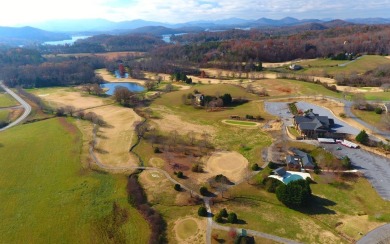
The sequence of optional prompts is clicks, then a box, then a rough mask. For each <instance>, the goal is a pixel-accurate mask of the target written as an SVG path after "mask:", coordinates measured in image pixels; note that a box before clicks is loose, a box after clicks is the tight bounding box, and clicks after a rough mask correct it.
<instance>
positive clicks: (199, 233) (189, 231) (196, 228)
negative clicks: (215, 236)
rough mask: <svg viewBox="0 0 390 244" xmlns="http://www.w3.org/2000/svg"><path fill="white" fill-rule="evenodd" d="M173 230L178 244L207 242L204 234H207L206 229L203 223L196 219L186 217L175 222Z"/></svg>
mask: <svg viewBox="0 0 390 244" xmlns="http://www.w3.org/2000/svg"><path fill="white" fill-rule="evenodd" d="M183 225H193V226H188V227H187V226H183ZM190 227H191V228H190ZM173 230H174V232H175V237H176V240H177V241H178V243H185V244H187V243H188V244H190V243H191V244H192V243H205V242H206V240H205V237H206V236H205V235H204V234H203V233H205V232H206V228H205V226H204V224H203V223H202V221H200V220H199V219H196V218H194V217H185V218H183V219H180V220H177V221H175V223H174V228H173ZM183 232H186V233H183ZM183 238H184V239H183Z"/></svg>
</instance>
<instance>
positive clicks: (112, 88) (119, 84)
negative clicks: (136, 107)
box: [100, 82, 145, 96]
mask: <svg viewBox="0 0 390 244" xmlns="http://www.w3.org/2000/svg"><path fill="white" fill-rule="evenodd" d="M100 87H101V88H103V89H104V88H108V90H107V91H106V94H107V95H110V96H111V95H113V94H114V91H115V88H117V87H125V88H127V89H128V90H129V91H132V92H142V91H145V87H143V86H141V85H138V84H137V83H133V82H116V83H104V84H101V85H100Z"/></svg>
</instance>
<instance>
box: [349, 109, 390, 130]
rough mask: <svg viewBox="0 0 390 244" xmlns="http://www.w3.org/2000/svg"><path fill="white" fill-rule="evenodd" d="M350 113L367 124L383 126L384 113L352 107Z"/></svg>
mask: <svg viewBox="0 0 390 244" xmlns="http://www.w3.org/2000/svg"><path fill="white" fill-rule="evenodd" d="M352 113H353V114H354V115H355V116H356V117H358V118H359V119H361V120H363V121H364V122H366V123H368V124H371V125H373V126H375V127H377V128H381V127H383V124H382V116H384V115H382V114H376V113H375V112H374V111H364V110H359V109H352ZM383 113H386V112H383Z"/></svg>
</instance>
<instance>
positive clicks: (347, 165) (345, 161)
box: [341, 156, 352, 169]
mask: <svg viewBox="0 0 390 244" xmlns="http://www.w3.org/2000/svg"><path fill="white" fill-rule="evenodd" d="M341 164H342V165H343V167H344V168H346V169H352V162H351V159H350V158H349V157H348V156H345V157H344V158H343V159H342V160H341Z"/></svg>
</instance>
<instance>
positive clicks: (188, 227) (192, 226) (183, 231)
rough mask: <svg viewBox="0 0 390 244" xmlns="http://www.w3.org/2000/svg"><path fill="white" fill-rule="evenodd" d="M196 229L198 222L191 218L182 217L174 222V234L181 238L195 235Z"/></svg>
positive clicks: (184, 238)
mask: <svg viewBox="0 0 390 244" xmlns="http://www.w3.org/2000/svg"><path fill="white" fill-rule="evenodd" d="M198 229H199V226H198V223H197V222H196V221H195V220H194V219H192V218H189V219H184V220H182V221H180V222H178V223H177V224H176V234H177V236H178V237H179V238H180V239H182V240H186V239H188V238H190V237H191V236H195V235H196V234H197V233H198Z"/></svg>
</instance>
